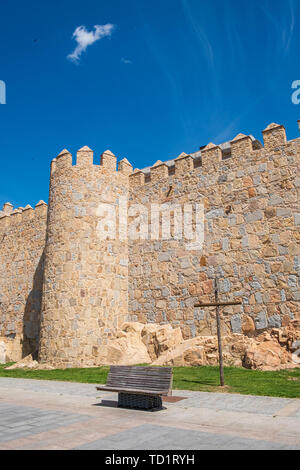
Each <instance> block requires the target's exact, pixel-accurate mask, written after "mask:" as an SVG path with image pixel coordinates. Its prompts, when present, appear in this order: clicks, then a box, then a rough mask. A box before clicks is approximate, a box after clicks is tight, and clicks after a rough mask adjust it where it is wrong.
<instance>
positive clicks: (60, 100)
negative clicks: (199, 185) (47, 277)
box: [0, 0, 300, 207]
mask: <svg viewBox="0 0 300 470" xmlns="http://www.w3.org/2000/svg"><path fill="white" fill-rule="evenodd" d="M299 13H300V2H299V1H297V0H295V1H293V0H272V1H268V0H252V1H251V2H249V1H248V0H247V1H245V0H211V1H208V0H110V1H103V0H85V1H84V2H83V1H77V0H72V1H64V0H60V1H55V0H51V1H48V0H44V1H43V2H40V1H34V0H31V1H30V0H27V1H26V2H25V1H24V0H22V1H21V0H17V1H4V0H3V1H2V2H1V12H0V38H1V40H0V58H1V63H0V80H3V81H5V83H6V87H7V98H6V99H7V103H6V104H5V105H0V136H1V150H0V159H1V166H0V168H1V171H0V207H1V206H2V204H3V203H4V202H6V201H10V202H12V203H13V204H14V206H25V205H26V204H28V203H29V204H31V205H35V204H36V203H37V202H38V201H39V200H40V199H44V200H45V201H47V199H48V181H49V165H50V161H51V160H52V159H53V158H54V157H55V156H56V155H57V154H58V153H59V152H60V151H61V150H62V149H63V148H67V149H68V150H69V151H70V152H71V153H72V154H73V155H75V153H76V150H77V149H79V148H80V147H82V146H83V145H88V146H89V147H91V148H92V149H93V150H94V152H95V155H96V158H97V159H98V160H99V155H100V154H101V153H102V152H103V151H104V150H106V149H110V150H112V151H113V152H114V153H115V155H117V156H118V157H119V158H120V159H121V158H123V157H126V158H128V160H129V161H130V162H131V163H132V164H133V166H134V167H138V168H143V167H145V166H148V165H150V164H153V163H155V162H156V160H158V159H160V160H167V159H169V158H174V157H176V156H177V155H178V154H180V153H181V152H183V151H184V152H186V153H189V152H193V151H196V150H198V148H199V146H202V145H205V144H207V143H209V142H210V141H212V142H214V143H216V144H218V143H222V142H224V141H226V140H230V139H232V138H234V137H235V135H236V134H238V133H239V132H243V133H246V134H253V135H254V136H255V137H257V138H258V139H261V130H262V129H264V128H265V127H266V126H267V125H268V124H269V123H270V122H274V121H275V122H278V123H281V124H284V125H285V126H286V129H287V135H288V138H289V139H293V138H296V137H298V129H297V119H300V105H298V106H296V105H294V104H293V103H292V101H291V94H292V90H291V84H292V82H293V81H294V80H299V79H300V70H299V51H300V30H299V28H300V23H299ZM95 25H99V26H101V27H103V26H104V25H113V27H111V28H106V30H103V29H99V28H98V30H97V31H98V33H96V29H95V28H94V27H95ZM80 26H85V28H86V31H89V32H92V33H93V34H94V35H96V34H98V36H99V37H98V36H97V40H95V42H94V43H93V44H92V43H90V44H89V45H88V46H87V47H86V49H85V50H84V47H83V48H82V47H81V49H80V50H79V57H77V61H76V60H74V57H73V60H72V58H70V57H68V56H70V55H71V54H72V53H74V50H75V48H76V46H79V43H78V42H76V38H75V37H73V33H74V31H75V30H76V28H78V27H80ZM82 31H83V33H84V30H81V32H82ZM103 31H104V32H103ZM102 33H103V34H102ZM108 33H109V34H108ZM79 36H80V35H79ZM89 38H90V39H91V38H92V40H93V39H96V36H89ZM79 39H80V40H81V41H82V40H83V41H84V40H86V39H87V36H85V35H84V34H81V36H80V37H79ZM90 42H91V41H90ZM82 44H83V45H86V43H83V42H82ZM82 44H81V45H82ZM77 51H78V49H77ZM80 51H81V53H80ZM76 54H77V53H76V52H75V55H76Z"/></svg>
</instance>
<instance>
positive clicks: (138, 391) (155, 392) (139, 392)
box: [96, 386, 166, 396]
mask: <svg viewBox="0 0 300 470" xmlns="http://www.w3.org/2000/svg"><path fill="white" fill-rule="evenodd" d="M96 389H97V390H102V391H106V392H116V393H120V392H121V393H136V394H137V395H164V396H165V395H166V391H165V390H142V389H140V388H138V389H135V388H121V387H105V386H103V387H96Z"/></svg>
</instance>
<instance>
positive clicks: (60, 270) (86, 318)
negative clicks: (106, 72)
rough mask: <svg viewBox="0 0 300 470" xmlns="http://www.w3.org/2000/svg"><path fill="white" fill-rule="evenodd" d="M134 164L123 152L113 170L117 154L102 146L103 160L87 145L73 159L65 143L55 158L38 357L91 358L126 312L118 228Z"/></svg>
mask: <svg viewBox="0 0 300 470" xmlns="http://www.w3.org/2000/svg"><path fill="white" fill-rule="evenodd" d="M131 172H132V167H131V165H130V163H129V162H128V161H127V160H126V159H124V160H122V161H121V162H120V163H119V171H116V157H115V156H114V155H113V154H112V153H111V152H110V151H106V152H104V153H103V154H102V157H101V164H100V165H94V164H93V152H92V151H91V150H90V149H89V148H88V147H83V148H82V149H80V150H79V151H78V152H77V162H76V165H72V155H71V154H70V153H69V152H68V151H67V150H63V151H62V152H61V153H60V154H59V155H58V157H57V158H56V159H54V160H53V161H52V164H51V179H50V196H49V210H48V222H47V239H46V250H45V271H44V287H43V301H42V313H41V337H40V348H39V360H40V362H42V363H46V362H47V363H49V364H52V365H55V366H57V367H72V366H75V367H78V366H83V365H84V366H91V365H96V364H97V356H98V354H99V351H100V349H101V347H102V346H103V344H105V341H106V339H107V338H108V337H110V336H111V335H113V333H114V332H115V331H116V330H117V329H118V327H120V325H121V324H122V323H123V322H124V321H125V319H126V315H127V304H128V301H127V292H128V250H127V243H126V240H122V237H120V236H119V235H120V234H119V231H120V226H119V224H118V220H119V217H118V212H119V208H118V205H119V202H120V200H122V199H123V200H124V201H125V200H126V198H127V194H128V184H129V183H128V180H129V174H130V173H131ZM106 208H107V211H106ZM105 220H106V222H107V223H106V225H105ZM105 231H106V232H107V236H106V239H105V233H104V234H103V232H105Z"/></svg>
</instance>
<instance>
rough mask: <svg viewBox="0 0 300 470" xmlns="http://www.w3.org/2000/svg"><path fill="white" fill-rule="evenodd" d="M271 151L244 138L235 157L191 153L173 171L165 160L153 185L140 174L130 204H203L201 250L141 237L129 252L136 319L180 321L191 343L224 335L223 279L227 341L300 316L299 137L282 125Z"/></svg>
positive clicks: (271, 130)
mask: <svg viewBox="0 0 300 470" xmlns="http://www.w3.org/2000/svg"><path fill="white" fill-rule="evenodd" d="M263 138H264V147H262V148H261V145H258V143H257V141H255V140H254V139H253V138H251V137H250V136H245V135H242V134H240V135H238V136H237V137H236V138H235V139H234V140H233V141H232V142H231V146H230V147H231V148H230V151H231V152H230V154H229V155H228V152H227V153H226V155H224V152H222V150H221V148H220V147H218V146H215V145H214V144H209V145H208V146H207V147H206V148H204V149H203V150H202V152H201V160H202V161H201V166H200V165H199V163H197V164H195V159H193V158H192V157H191V156H188V155H185V154H182V155H180V157H179V158H178V159H176V160H175V162H174V163H175V172H174V169H173V170H172V169H170V167H169V168H168V167H167V165H165V164H162V163H161V162H160V161H159V162H157V164H155V165H154V166H153V167H151V169H150V178H149V177H148V178H147V179H145V175H144V173H143V172H140V171H136V172H135V173H134V174H133V175H132V176H130V180H131V198H132V200H134V202H140V203H142V204H144V205H146V206H147V207H148V209H149V208H150V205H151V203H159V204H167V203H170V204H172V203H174V202H176V203H178V204H180V205H181V206H183V205H184V204H185V203H187V202H190V203H195V202H197V203H201V202H202V203H203V204H204V207H205V241H204V247H203V250H202V251H201V252H199V251H189V250H187V249H186V240H185V241H184V240H183V241H182V240H180V241H179V240H178V241H176V240H158V241H157V240H142V241H138V242H137V241H135V242H131V243H130V248H129V313H130V316H129V320H131V321H140V322H143V323H149V322H155V323H160V324H164V323H171V325H172V326H173V327H177V326H180V327H181V329H182V332H183V335H184V337H185V338H189V337H193V336H197V335H210V334H216V323H215V312H214V309H208V308H205V309H204V308H202V309H201V308H194V304H195V303H198V302H199V300H201V302H203V303H204V302H210V301H212V300H213V299H214V297H213V293H214V292H213V282H214V279H215V278H217V279H218V284H219V289H220V293H221V295H220V300H222V301H228V300H232V299H233V300H237V299H241V300H242V302H243V305H242V306H232V307H225V308H224V309H223V312H224V318H223V322H222V328H223V333H224V334H231V333H239V332H242V331H243V332H245V333H247V334H249V333H252V334H254V335H255V334H258V333H259V332H261V331H263V330H264V329H266V328H271V327H273V328H274V327H280V326H281V325H282V326H285V325H287V324H288V323H289V322H290V320H291V319H293V318H294V317H298V319H299V317H300V302H299V300H300V289H299V287H300V284H299V282H300V281H299V280H300V206H299V202H300V197H299V192H300V179H299V170H300V139H296V140H294V141H291V142H288V143H287V141H286V135H285V130H284V128H283V127H282V126H278V125H275V124H272V125H270V126H269V127H268V128H267V129H266V130H265V131H264V132H263Z"/></svg>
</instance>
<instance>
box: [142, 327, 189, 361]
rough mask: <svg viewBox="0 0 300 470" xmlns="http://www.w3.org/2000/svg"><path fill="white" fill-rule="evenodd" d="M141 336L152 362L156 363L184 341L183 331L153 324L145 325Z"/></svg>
mask: <svg viewBox="0 0 300 470" xmlns="http://www.w3.org/2000/svg"><path fill="white" fill-rule="evenodd" d="M141 336H142V341H143V343H144V344H145V346H146V347H147V350H148V353H149V355H150V357H151V359H152V361H155V360H156V359H157V358H158V357H159V356H161V354H163V353H164V352H165V351H168V350H171V349H173V348H174V347H175V346H177V345H178V344H180V343H181V342H182V341H183V337H182V333H181V329H180V328H175V329H174V328H172V326H171V325H157V324H151V323H150V324H147V325H144V328H143V329H142V331H141Z"/></svg>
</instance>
